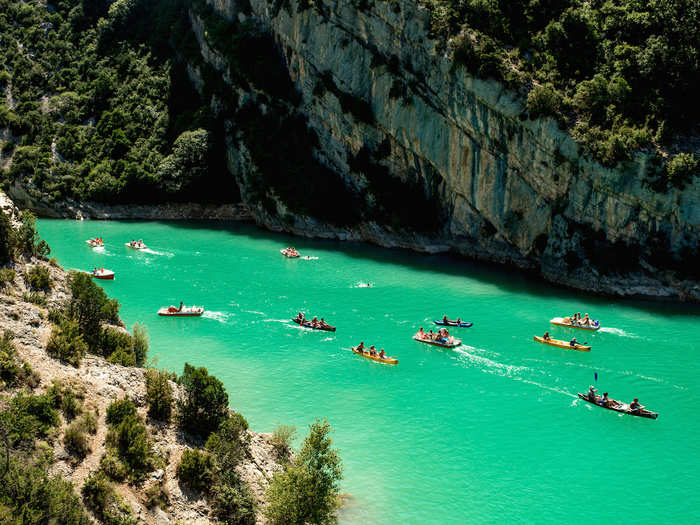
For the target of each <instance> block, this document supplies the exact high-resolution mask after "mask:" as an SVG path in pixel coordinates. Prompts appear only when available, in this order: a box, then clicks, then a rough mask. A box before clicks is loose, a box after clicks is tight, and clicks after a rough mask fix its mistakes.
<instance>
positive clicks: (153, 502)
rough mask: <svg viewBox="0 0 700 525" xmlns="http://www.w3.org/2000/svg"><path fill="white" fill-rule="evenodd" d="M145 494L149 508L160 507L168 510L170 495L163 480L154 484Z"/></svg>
mask: <svg viewBox="0 0 700 525" xmlns="http://www.w3.org/2000/svg"><path fill="white" fill-rule="evenodd" d="M144 494H145V496H146V507H147V508H149V509H152V508H153V507H160V508H161V509H163V510H167V508H168V504H169V503H170V493H169V492H168V488H167V487H166V486H165V483H164V482H163V481H162V480H161V481H159V482H157V483H153V484H152V485H151V486H150V487H148V488H147V489H146V491H145V492H144Z"/></svg>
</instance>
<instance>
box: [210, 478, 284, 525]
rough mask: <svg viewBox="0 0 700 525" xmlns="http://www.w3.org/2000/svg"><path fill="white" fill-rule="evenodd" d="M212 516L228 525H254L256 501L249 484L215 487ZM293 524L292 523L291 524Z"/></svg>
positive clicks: (213, 490)
mask: <svg viewBox="0 0 700 525" xmlns="http://www.w3.org/2000/svg"><path fill="white" fill-rule="evenodd" d="M212 493H213V495H212V497H211V506H212V514H213V515H214V517H215V518H216V519H218V520H219V521H220V522H221V523H225V524H226V525H254V524H255V500H254V499H253V493H252V492H251V490H250V488H249V487H248V485H247V484H245V483H242V482H239V483H236V484H235V485H224V484H218V485H215V486H214V488H213V489H212ZM289 523H291V522H289Z"/></svg>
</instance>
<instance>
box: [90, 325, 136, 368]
mask: <svg viewBox="0 0 700 525" xmlns="http://www.w3.org/2000/svg"><path fill="white" fill-rule="evenodd" d="M133 348H134V340H133V339H132V337H131V336H130V335H129V333H128V332H127V331H126V330H123V329H120V328H116V327H111V326H109V327H105V328H104V329H103V330H102V337H101V341H100V352H99V353H100V355H102V356H103V357H107V358H109V357H111V356H112V355H113V354H115V353H120V354H130V355H131V358H127V360H129V361H133V362H135V361H136V358H135V357H134V355H133V354H134V352H133ZM117 362H119V361H117ZM129 366H133V365H129Z"/></svg>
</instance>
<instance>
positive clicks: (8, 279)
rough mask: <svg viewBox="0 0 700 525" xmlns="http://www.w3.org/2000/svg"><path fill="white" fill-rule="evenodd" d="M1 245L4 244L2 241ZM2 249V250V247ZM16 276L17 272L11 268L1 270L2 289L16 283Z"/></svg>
mask: <svg viewBox="0 0 700 525" xmlns="http://www.w3.org/2000/svg"><path fill="white" fill-rule="evenodd" d="M0 244H2V240H0ZM0 249H2V248H1V247H0ZM15 275H16V273H15V271H14V270H12V269H10V268H0V288H5V287H6V286H8V285H10V284H12V283H13V282H14V281H15Z"/></svg>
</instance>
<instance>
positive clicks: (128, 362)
mask: <svg viewBox="0 0 700 525" xmlns="http://www.w3.org/2000/svg"><path fill="white" fill-rule="evenodd" d="M107 361H109V362H110V363H114V364H115V365H121V366H136V356H134V353H133V352H132V351H130V350H127V349H126V348H118V349H117V350H115V351H114V353H113V354H112V355H110V356H109V358H107Z"/></svg>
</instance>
